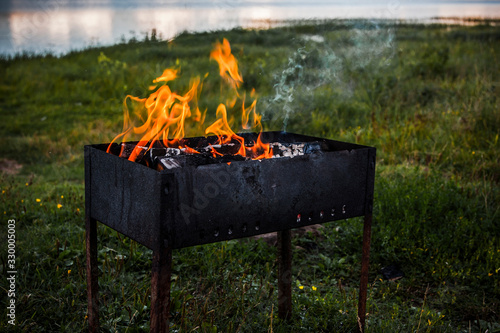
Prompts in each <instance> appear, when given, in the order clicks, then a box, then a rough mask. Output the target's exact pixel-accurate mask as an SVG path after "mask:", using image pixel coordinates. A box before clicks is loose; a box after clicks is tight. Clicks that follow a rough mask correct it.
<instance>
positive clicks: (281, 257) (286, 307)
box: [278, 230, 292, 320]
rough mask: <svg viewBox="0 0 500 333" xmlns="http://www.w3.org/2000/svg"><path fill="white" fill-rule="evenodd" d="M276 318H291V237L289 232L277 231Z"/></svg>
mask: <svg viewBox="0 0 500 333" xmlns="http://www.w3.org/2000/svg"><path fill="white" fill-rule="evenodd" d="M278 317H279V318H280V319H284V320H288V319H290V318H291V317H292V236H291V231H290V230H283V231H278Z"/></svg>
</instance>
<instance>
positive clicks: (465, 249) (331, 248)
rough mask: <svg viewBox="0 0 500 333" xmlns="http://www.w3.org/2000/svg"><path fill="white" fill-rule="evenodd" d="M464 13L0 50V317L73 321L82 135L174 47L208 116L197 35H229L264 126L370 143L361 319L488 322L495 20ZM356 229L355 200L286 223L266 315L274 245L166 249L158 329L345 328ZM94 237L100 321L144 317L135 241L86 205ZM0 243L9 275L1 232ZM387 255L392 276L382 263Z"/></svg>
mask: <svg viewBox="0 0 500 333" xmlns="http://www.w3.org/2000/svg"><path fill="white" fill-rule="evenodd" d="M476 23H478V25H476V26H471V27H465V26H460V25H454V26H447V25H428V26H424V25H416V24H404V23H399V24H395V23H391V22H389V23H387V22H386V23H384V22H364V23H362V22H361V21H352V22H350V21H331V22H330V21H325V22H309V21H306V22H298V23H297V24H295V25H293V26H286V27H282V28H275V29H270V30H259V31H251V30H250V31H247V30H241V29H236V30H231V31H224V32H211V33H200V34H182V35H180V36H178V37H177V38H176V39H174V40H173V41H171V42H165V41H151V40H149V41H135V40H132V41H129V42H126V43H122V44H119V45H115V46H112V47H102V48H93V49H88V50H84V51H81V52H72V53H70V54H68V55H65V56H63V57H60V58H58V57H54V56H50V55H45V56H34V55H18V56H16V57H14V58H12V59H5V58H4V59H0V115H1V121H0V156H1V158H2V159H3V160H5V159H8V160H14V161H16V162H17V163H18V164H21V165H22V166H23V167H22V169H21V171H20V173H19V174H16V175H8V174H3V175H2V176H1V178H0V191H1V195H0V214H3V219H2V220H1V223H0V224H1V229H0V239H6V237H7V236H6V235H7V227H6V226H7V220H8V219H12V218H14V219H16V221H17V224H16V235H17V248H16V250H17V257H18V262H17V270H18V275H17V276H18V280H17V289H18V294H17V298H16V300H17V309H16V320H17V325H16V327H11V326H10V325H8V324H7V322H6V321H7V317H6V309H5V307H2V311H0V328H1V329H2V330H5V328H6V327H7V328H8V329H9V330H10V331H13V332H15V331H19V332H21V331H23V332H24V331H34V332H52V331H67V332H75V331H82V330H85V329H86V327H87V321H86V311H87V306H86V282H85V251H84V249H85V238H84V235H85V230H84V185H83V177H84V176H83V145H85V144H90V143H102V142H109V141H110V140H111V139H112V138H113V137H114V136H115V135H116V134H117V133H119V132H120V131H121V126H122V102H123V99H124V97H125V95H126V94H132V95H137V96H142V97H144V96H146V94H147V92H148V86H149V85H150V83H151V81H152V80H153V79H154V78H155V77H156V76H157V75H159V74H161V73H162V71H163V69H164V68H166V67H171V66H176V64H177V65H178V66H180V68H181V72H182V78H181V79H180V80H179V81H178V82H175V84H174V88H175V89H177V90H183V89H185V87H186V85H187V83H188V81H189V78H190V77H191V76H192V75H200V76H201V77H203V76H204V75H205V73H207V72H209V73H210V75H209V76H208V77H207V78H206V79H205V81H204V88H203V90H204V92H205V95H204V96H203V97H202V98H201V99H200V105H201V106H202V107H205V108H207V109H208V112H207V121H210V119H214V115H213V113H214V110H215V107H216V106H217V103H218V101H219V99H220V96H219V93H220V83H219V80H218V78H217V75H215V74H217V65H216V63H214V62H211V61H210V60H209V57H208V55H209V53H210V50H211V48H212V45H213V43H214V42H215V41H216V40H222V38H224V37H225V38H227V39H228V40H229V41H230V42H231V46H232V49H233V53H234V54H235V55H236V57H237V58H238V60H239V63H240V68H241V71H242V74H243V78H244V80H245V85H244V89H245V90H247V91H249V90H250V89H251V88H253V87H255V88H256V90H257V93H258V97H259V102H258V111H259V112H261V113H262V114H263V120H264V124H265V127H266V129H269V130H280V129H282V128H283V122H284V121H285V122H286V124H287V125H286V126H287V130H288V131H290V132H297V133H302V134H310V135H314V136H321V137H326V138H332V139H336V140H343V141H349V142H356V143H360V144H366V145H370V146H375V147H377V173H376V184H375V207H374V222H373V241H372V256H371V267H370V283H369V298H368V312H369V315H368V317H367V332H415V331H418V332H486V331H487V330H488V332H497V331H500V315H499V310H498V309H500V216H499V207H498V203H499V202H500V186H499V184H500V177H499V175H500V160H499V159H500V158H499V156H500V146H499V142H498V141H499V134H500V99H499V96H500V83H499V81H498V78H499V77H500V61H499V60H500V59H499V57H500V43H498V40H499V39H500V28H498V27H497V26H495V25H490V24H492V23H494V22H490V21H484V22H481V21H479V22H476ZM304 36H316V37H313V38H312V39H311V38H304ZM318 36H321V37H318ZM318 38H320V39H318ZM318 41H319V42H318ZM286 97H293V101H291V102H290V101H289V102H287V100H286ZM286 110H288V111H286ZM235 125H236V126H237V125H238V120H235ZM187 134H188V135H189V136H191V135H198V134H202V133H199V132H197V129H196V128H194V127H190V128H189V130H188V131H187ZM361 236H362V220H361V219H350V220H347V221H338V222H333V223H327V224H325V228H323V229H321V234H320V235H319V236H315V235H312V234H305V235H303V236H297V237H295V238H294V239H293V244H294V245H295V246H296V247H295V249H294V253H293V277H294V287H293V313H294V316H293V318H292V321H291V322H289V323H284V322H281V321H280V320H279V319H278V317H277V309H276V307H277V301H276V299H277V281H276V278H277V277H276V271H277V265H276V249H275V248H273V247H271V246H269V245H267V244H266V243H264V242H262V241H229V242H225V243H217V244H210V245H205V246H197V247H192V248H186V249H182V250H177V251H174V268H173V270H174V272H173V283H172V307H171V311H172V313H171V314H172V331H174V332H175V331H182V332H189V331H203V332H218V331H237V330H240V331H243V332H264V331H273V332H290V331H293V332H319V331H324V332H350V331H354V330H355V329H356V311H357V310H356V306H357V287H358V279H359V273H360V257H361ZM98 237H99V255H98V259H99V263H100V267H99V270H100V278H99V286H100V297H101V298H100V302H101V313H100V314H101V326H102V328H103V331H113V332H114V331H119V332H122V331H127V332H137V331H143V330H145V329H146V330H147V329H148V328H149V305H150V299H149V295H150V267H151V251H150V250H148V249H146V248H144V247H143V246H141V245H138V244H137V243H135V242H133V241H131V240H129V239H127V238H125V237H123V236H120V235H119V234H117V233H116V232H115V231H112V230H111V229H109V228H106V227H104V226H102V225H99V236H98ZM2 244H4V242H2ZM0 253H1V257H0V270H1V271H2V276H5V274H6V273H5V272H6V271H7V270H8V269H7V261H6V259H7V256H6V245H2V249H1V252H0ZM388 265H396V266H398V267H399V268H400V269H401V270H402V271H403V272H404V277H403V278H402V279H400V280H397V281H394V282H391V281H386V280H384V279H383V278H382V274H381V268H382V267H385V266H388ZM0 286H1V288H2V290H1V296H0V297H1V298H2V304H6V303H5V302H6V301H7V300H8V299H7V293H6V290H4V289H5V288H6V287H7V285H6V283H5V280H3V281H2V283H1V284H0ZM301 287H302V288H301ZM313 287H314V288H313Z"/></svg>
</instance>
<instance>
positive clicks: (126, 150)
mask: <svg viewBox="0 0 500 333" xmlns="http://www.w3.org/2000/svg"><path fill="white" fill-rule="evenodd" d="M121 146H122V153H121V155H120V157H123V158H129V157H130V155H131V154H132V151H133V150H134V149H135V148H136V147H138V148H140V149H141V152H140V153H139V155H138V156H139V158H138V159H141V158H142V157H143V156H144V153H145V152H146V151H147V149H148V147H143V146H137V145H136V144H135V143H128V142H122V144H121Z"/></svg>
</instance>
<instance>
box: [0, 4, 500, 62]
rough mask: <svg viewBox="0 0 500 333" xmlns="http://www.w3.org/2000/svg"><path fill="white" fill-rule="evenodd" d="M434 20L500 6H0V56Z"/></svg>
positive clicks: (492, 11) (487, 12)
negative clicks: (290, 23)
mask: <svg viewBox="0 0 500 333" xmlns="http://www.w3.org/2000/svg"><path fill="white" fill-rule="evenodd" d="M436 16H440V17H500V1H487V2H478V1H461V2H453V1H444V0H436V1H433V2H430V1H429V2H420V3H419V4H414V3H412V2H409V1H403V0H387V1H375V2H374V1H367V0H363V1H324V0H317V1H315V2H313V3H310V2H305V1H285V0H274V1H265V0H254V1H252V2H250V1H244V0H239V1H238V0H236V1H234V0H233V1H230V0H219V1H208V0H198V1H196V2H185V1H184V2H176V1H172V0H170V1H169V0H149V1H144V2H139V1H131V0H125V1H118V0H74V1H69V0H38V1H34V0H31V1H30V0H10V1H8V0H7V1H4V0H2V2H1V3H0V54H14V53H16V52H23V51H29V52H36V53H44V52H52V53H55V54H64V53H66V52H68V51H70V50H77V49H82V48H84V47H88V46H94V45H111V44H114V43H117V42H119V41H120V40H122V39H125V40H128V39H130V38H133V37H135V38H137V39H143V38H144V36H145V34H146V33H147V32H151V30H152V29H156V30H157V32H158V34H159V35H160V37H161V38H162V39H170V38H173V37H175V36H176V35H178V34H179V33H181V32H183V31H192V32H196V31H208V30H219V29H231V28H234V27H245V28H267V27H271V26H273V24H274V23H273V21H275V20H288V19H311V18H318V19H326V18H389V19H418V20H428V19H430V18H431V17H436Z"/></svg>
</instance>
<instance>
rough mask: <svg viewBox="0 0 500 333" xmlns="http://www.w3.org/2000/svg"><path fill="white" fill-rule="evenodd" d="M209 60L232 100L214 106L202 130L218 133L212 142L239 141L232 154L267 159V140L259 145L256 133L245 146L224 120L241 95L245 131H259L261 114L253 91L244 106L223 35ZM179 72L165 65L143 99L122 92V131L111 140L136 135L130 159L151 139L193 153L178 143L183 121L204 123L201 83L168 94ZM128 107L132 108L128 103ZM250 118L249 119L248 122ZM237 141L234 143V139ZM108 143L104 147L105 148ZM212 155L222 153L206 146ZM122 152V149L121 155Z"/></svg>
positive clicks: (239, 81)
mask: <svg viewBox="0 0 500 333" xmlns="http://www.w3.org/2000/svg"><path fill="white" fill-rule="evenodd" d="M210 59H214V60H215V61H217V63H218V65H219V74H220V76H221V77H222V78H223V79H224V82H225V83H227V84H228V85H229V87H230V90H231V91H232V94H233V98H232V99H229V100H227V101H226V104H223V103H221V104H219V106H218V107H217V110H216V118H217V119H216V120H215V121H214V122H213V123H212V124H211V125H209V126H208V127H206V129H205V131H204V132H205V133H204V134H206V135H208V134H214V135H216V136H217V137H218V142H217V144H220V145H223V144H228V143H230V142H234V143H236V142H237V143H239V149H238V152H237V153H236V154H239V155H242V156H244V157H250V158H252V159H262V158H270V157H272V149H271V147H270V145H269V144H266V143H263V142H262V140H261V137H260V134H259V137H258V139H257V141H256V142H254V143H249V144H248V147H247V146H246V145H245V140H244V138H243V137H241V136H239V135H237V134H236V133H235V132H234V131H233V130H232V128H231V126H230V124H229V122H228V108H233V107H234V106H235V105H236V102H237V101H238V99H241V100H242V101H241V122H242V128H243V129H245V130H249V129H251V130H258V131H259V132H262V124H261V116H260V115H259V114H257V112H256V104H257V100H256V99H255V98H254V97H255V90H252V92H251V94H250V96H251V97H252V98H254V99H253V101H252V103H251V104H250V106H248V107H245V97H246V95H245V94H244V93H243V98H241V96H242V94H241V93H240V91H239V88H240V86H241V84H242V83H243V78H242V76H241V73H240V72H239V69H238V62H237V60H236V58H235V57H234V55H233V54H232V53H231V46H230V45H229V42H228V41H227V40H226V39H224V40H223V41H222V43H219V42H217V43H216V44H215V47H214V50H213V51H212V52H211V53H210ZM178 74H179V70H178V69H173V68H167V69H165V70H164V71H163V74H162V75H161V76H159V77H157V78H156V79H155V80H153V83H155V84H156V85H154V86H151V87H150V90H155V89H156V88H157V86H158V85H160V87H159V88H158V89H157V90H156V91H154V92H152V93H151V94H150V95H149V97H147V98H139V97H134V96H131V95H127V97H126V98H125V100H124V103H123V108H124V120H123V132H122V133H120V134H119V135H117V136H116V137H115V138H114V139H113V140H112V142H111V144H113V143H114V142H117V141H118V140H119V139H121V141H126V139H127V138H128V137H129V136H131V135H133V136H134V137H139V142H138V143H137V145H136V146H135V147H134V149H133V151H132V153H131V154H130V155H129V156H128V159H129V160H130V161H136V160H137V159H138V158H139V156H140V154H141V153H142V152H144V147H147V149H149V148H151V147H152V146H153V145H154V144H155V143H157V142H161V143H162V144H163V145H164V146H165V147H178V148H184V150H185V151H186V152H188V153H198V152H197V151H196V150H194V149H192V148H190V147H187V146H186V145H183V144H182V140H181V139H182V138H184V136H185V128H186V123H187V122H192V123H198V124H199V125H200V126H202V125H203V122H204V120H205V114H202V112H201V111H200V109H199V107H198V96H199V95H200V93H201V90H202V83H201V80H200V78H199V77H196V78H194V79H192V80H191V83H190V87H189V89H188V91H187V92H186V93H184V94H183V95H181V94H178V93H177V92H173V91H172V90H171V88H170V87H169V86H168V84H167V83H168V82H170V81H174V80H175V79H177V78H178ZM129 104H132V105H133V110H132V112H131V111H130V110H129V107H128V105H129ZM250 118H252V121H250ZM235 141H236V142H235ZM111 144H110V145H109V147H108V152H110V149H111ZM211 151H212V154H213V156H214V157H216V156H220V155H222V154H221V153H220V152H218V151H216V149H215V148H214V147H213V146H211ZM123 155H124V148H123V146H122V151H121V152H120V156H123Z"/></svg>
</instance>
